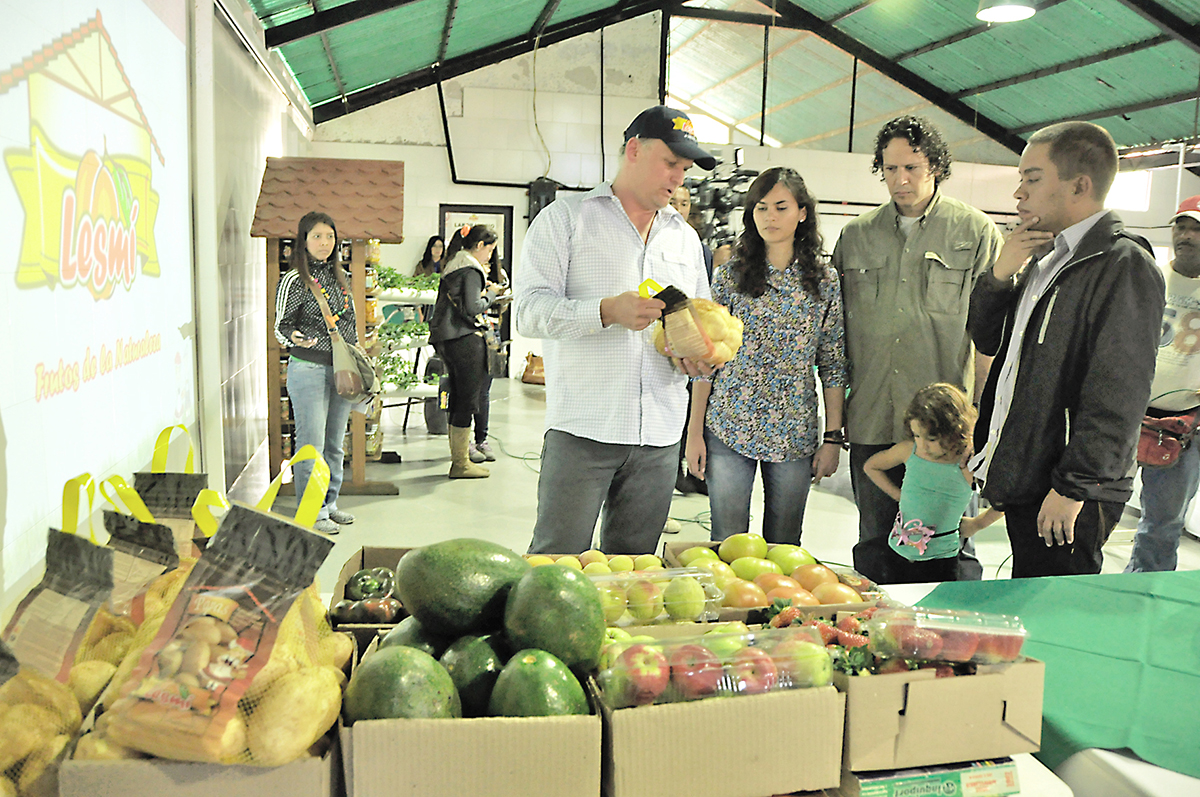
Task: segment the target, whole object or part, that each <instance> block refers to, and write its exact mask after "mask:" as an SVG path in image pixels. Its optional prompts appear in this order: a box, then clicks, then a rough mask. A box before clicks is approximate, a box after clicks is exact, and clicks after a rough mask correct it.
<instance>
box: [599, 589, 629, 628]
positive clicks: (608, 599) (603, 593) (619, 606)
mask: <svg viewBox="0 0 1200 797" xmlns="http://www.w3.org/2000/svg"><path fill="white" fill-rule="evenodd" d="M596 589H598V590H600V606H601V608H602V609H603V610H604V622H606V623H608V624H610V625H611V624H612V623H615V622H616V621H617V620H620V619H621V615H623V614H625V590H624V589H622V588H621V585H620V584H617V583H615V582H611V581H610V582H608V583H604V584H597V585H596Z"/></svg>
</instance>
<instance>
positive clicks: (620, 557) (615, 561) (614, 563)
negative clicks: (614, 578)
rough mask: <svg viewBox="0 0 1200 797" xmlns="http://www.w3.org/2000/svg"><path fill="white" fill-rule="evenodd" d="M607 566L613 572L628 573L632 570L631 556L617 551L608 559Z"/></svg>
mask: <svg viewBox="0 0 1200 797" xmlns="http://www.w3.org/2000/svg"><path fill="white" fill-rule="evenodd" d="M608 567H609V569H611V570H612V571H613V572H614V573H628V572H630V571H631V570H633V557H632V556H626V555H625V554H623V553H619V554H617V555H616V556H614V557H612V558H610V559H609V560H608Z"/></svg>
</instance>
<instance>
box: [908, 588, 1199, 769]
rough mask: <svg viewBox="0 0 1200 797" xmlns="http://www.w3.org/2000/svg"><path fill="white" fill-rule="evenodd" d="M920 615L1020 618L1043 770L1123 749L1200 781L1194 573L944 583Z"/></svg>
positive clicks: (929, 597) (1197, 611) (1196, 596)
mask: <svg viewBox="0 0 1200 797" xmlns="http://www.w3.org/2000/svg"><path fill="white" fill-rule="evenodd" d="M920 605H922V606H926V607H930V608H944V609H970V610H973V611H981V612H999V613H1002V614H1015V615H1019V616H1020V618H1021V620H1022V622H1023V623H1024V624H1025V628H1026V629H1027V630H1028V632H1029V638H1028V640H1027V641H1026V643H1025V647H1024V649H1023V652H1024V653H1025V654H1027V655H1029V656H1032V657H1034V658H1036V659H1041V660H1043V661H1045V662H1046V692H1045V703H1044V705H1043V709H1042V750H1041V752H1040V753H1039V754H1038V758H1039V759H1040V760H1041V761H1042V763H1043V764H1045V765H1046V766H1048V767H1050V768H1051V769H1053V768H1054V767H1056V766H1058V765H1059V764H1060V763H1062V762H1063V761H1065V760H1066V759H1067V758H1069V757H1070V756H1071V755H1073V754H1074V753H1076V752H1078V751H1080V750H1084V749H1087V748H1089V747H1100V748H1106V749H1112V750H1116V749H1122V748H1128V749H1130V750H1132V751H1133V752H1134V753H1135V754H1137V755H1138V756H1140V757H1141V758H1143V759H1145V760H1146V761H1149V762H1151V763H1153V764H1156V765H1158V766H1161V767H1164V768H1166V769H1171V770H1174V771H1176V772H1181V773H1183V774H1185V775H1190V776H1192V777H1200V571H1186V572H1173V573H1130V574H1115V575H1102V576H1060V577H1055V578H1029V579H1011V580H1004V581H968V582H950V583H945V584H941V585H939V586H938V587H937V588H936V589H934V590H933V591H932V592H931V593H929V594H928V595H927V596H925V598H924V599H922V600H921V601H920Z"/></svg>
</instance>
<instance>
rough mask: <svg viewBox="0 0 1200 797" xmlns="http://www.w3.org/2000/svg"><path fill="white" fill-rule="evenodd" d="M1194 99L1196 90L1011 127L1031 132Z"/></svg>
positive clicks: (1016, 130)
mask: <svg viewBox="0 0 1200 797" xmlns="http://www.w3.org/2000/svg"><path fill="white" fill-rule="evenodd" d="M1188 100H1194V101H1198V102H1200V97H1198V96H1197V94H1196V90H1195V89H1192V90H1191V91H1185V92H1181V93H1179V94H1173V95H1171V96H1170V97H1161V98H1159V99H1155V100H1146V101H1144V102H1135V103H1131V104H1129V105H1119V106H1117V107H1115V108H1101V109H1099V110H1096V111H1089V112H1087V113H1083V114H1078V115H1076V116H1064V117H1063V118H1061V119H1048V120H1046V121H1044V122H1038V123H1037V124H1032V125H1024V126H1022V127H1017V128H1014V129H1013V132H1014V133H1032V132H1033V131H1035V130H1041V129H1042V128H1043V127H1046V126H1048V125H1053V124H1058V123H1059V122H1089V121H1091V120H1092V119H1105V118H1107V117H1109V116H1124V115H1126V114H1131V113H1136V112H1138V111H1147V110H1150V109H1151V108H1161V107H1162V106H1164V105H1174V104H1175V103H1177V102H1187V101H1188Z"/></svg>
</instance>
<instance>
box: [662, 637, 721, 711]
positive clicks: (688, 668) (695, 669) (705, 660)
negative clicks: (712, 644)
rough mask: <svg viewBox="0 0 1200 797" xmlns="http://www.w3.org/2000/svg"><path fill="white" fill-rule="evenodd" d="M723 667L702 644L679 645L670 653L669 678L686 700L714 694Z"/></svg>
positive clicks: (719, 681) (719, 682)
mask: <svg viewBox="0 0 1200 797" xmlns="http://www.w3.org/2000/svg"><path fill="white" fill-rule="evenodd" d="M724 675H725V668H723V667H722V666H721V662H720V660H719V659H717V657H716V656H714V655H713V652H712V651H711V650H709V649H708V648H706V647H704V646H703V645H680V646H679V647H678V648H676V649H675V651H674V652H673V653H672V654H671V680H672V681H673V682H674V684H675V687H676V688H677V689H679V691H680V692H681V693H682V694H683V696H684V697H685V698H687V699H688V700H696V699H697V698H701V697H708V696H709V695H712V694H716V691H717V687H718V686H719V685H720V684H721V678H722V677H723V676H724Z"/></svg>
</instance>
